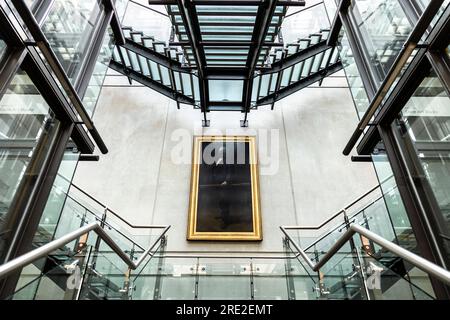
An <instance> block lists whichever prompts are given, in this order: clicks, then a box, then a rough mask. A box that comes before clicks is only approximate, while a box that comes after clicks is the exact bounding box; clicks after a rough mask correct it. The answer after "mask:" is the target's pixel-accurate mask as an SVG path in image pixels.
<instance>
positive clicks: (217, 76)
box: [207, 66, 247, 80]
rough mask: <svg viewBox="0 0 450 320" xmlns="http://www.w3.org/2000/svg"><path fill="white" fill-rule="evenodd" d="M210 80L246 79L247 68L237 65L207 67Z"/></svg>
mask: <svg viewBox="0 0 450 320" xmlns="http://www.w3.org/2000/svg"><path fill="white" fill-rule="evenodd" d="M207 70H208V72H207V73H208V77H207V79H208V80H245V79H247V70H246V69H245V68H236V67H229V68H223V67H212V66H210V67H207Z"/></svg>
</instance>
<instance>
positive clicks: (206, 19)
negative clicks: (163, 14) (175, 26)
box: [180, 16, 256, 24]
mask: <svg viewBox="0 0 450 320" xmlns="http://www.w3.org/2000/svg"><path fill="white" fill-rule="evenodd" d="M255 19H256V17H255V16H199V17H198V21H199V23H200V24H201V23H202V22H218V23H221V22H235V23H239V22H251V23H255ZM180 21H181V22H182V20H181V18H180Z"/></svg>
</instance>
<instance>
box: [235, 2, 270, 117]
mask: <svg viewBox="0 0 450 320" xmlns="http://www.w3.org/2000/svg"><path fill="white" fill-rule="evenodd" d="M277 2H278V1H277V0H266V1H264V2H263V3H262V4H260V5H259V7H258V12H257V13H256V19H255V28H254V31H253V35H252V41H251V42H252V45H251V46H250V49H249V54H248V57H247V62H246V65H245V66H246V68H247V71H248V73H247V81H245V82H244V91H243V95H242V97H243V102H244V110H245V116H244V120H243V122H242V125H243V126H247V115H248V113H249V112H250V108H251V103H252V90H253V78H254V72H255V70H256V65H257V63H258V58H259V55H260V52H261V49H262V47H263V45H264V42H265V39H266V36H267V33H268V30H269V25H270V22H271V21H272V17H273V14H274V12H275V9H276V7H277Z"/></svg>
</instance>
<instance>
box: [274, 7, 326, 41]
mask: <svg viewBox="0 0 450 320" xmlns="http://www.w3.org/2000/svg"><path fill="white" fill-rule="evenodd" d="M281 27H282V32H283V41H284V43H294V42H297V40H298V39H299V38H307V37H308V36H309V35H310V34H312V33H314V32H319V31H320V30H322V29H328V28H329V27H330V22H329V20H328V17H327V13H326V10H325V6H324V5H323V4H319V5H317V6H315V7H312V8H310V9H308V10H305V11H300V12H299V13H296V14H294V15H291V16H288V17H286V18H285V19H284V20H283V23H282V25H281Z"/></svg>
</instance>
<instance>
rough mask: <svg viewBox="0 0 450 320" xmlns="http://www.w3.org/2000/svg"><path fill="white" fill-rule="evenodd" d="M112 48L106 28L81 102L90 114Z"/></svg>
mask: <svg viewBox="0 0 450 320" xmlns="http://www.w3.org/2000/svg"><path fill="white" fill-rule="evenodd" d="M113 48H114V39H113V36H112V30H110V29H108V30H107V31H106V33H105V37H104V38H103V43H102V47H101V50H100V54H99V55H98V57H97V61H96V62H95V67H94V71H93V73H92V77H91V80H90V81H89V85H88V87H87V90H86V93H85V94H84V97H83V104H84V106H85V108H86V110H87V111H88V113H89V115H90V116H92V115H93V113H94V109H95V105H96V103H97V100H98V98H99V96H100V91H101V89H102V85H103V81H104V80H105V76H106V72H107V71H108V66H109V62H110V60H111V55H112V50H113Z"/></svg>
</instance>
